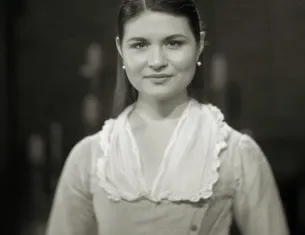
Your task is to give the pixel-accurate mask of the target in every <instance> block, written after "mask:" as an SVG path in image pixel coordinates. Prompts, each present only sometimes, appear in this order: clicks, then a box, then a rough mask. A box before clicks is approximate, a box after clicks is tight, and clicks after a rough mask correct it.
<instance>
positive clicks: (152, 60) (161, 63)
mask: <svg viewBox="0 0 305 235" xmlns="http://www.w3.org/2000/svg"><path fill="white" fill-rule="evenodd" d="M148 66H149V67H151V68H152V69H154V70H160V69H162V68H163V67H166V66H167V58H166V56H165V55H164V53H163V51H162V48H160V47H154V48H151V51H150V54H149V58H148Z"/></svg>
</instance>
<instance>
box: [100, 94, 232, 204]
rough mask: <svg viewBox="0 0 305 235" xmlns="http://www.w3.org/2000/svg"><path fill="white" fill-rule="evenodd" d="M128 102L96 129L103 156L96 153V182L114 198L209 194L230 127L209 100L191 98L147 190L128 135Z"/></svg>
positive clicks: (193, 197)
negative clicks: (97, 179) (99, 130)
mask: <svg viewBox="0 0 305 235" xmlns="http://www.w3.org/2000/svg"><path fill="white" fill-rule="evenodd" d="M132 109H133V105H130V106H129V107H127V108H126V109H125V110H124V111H123V112H122V113H121V114H120V115H119V117H118V118H117V119H109V120H107V121H106V122H105V124H104V126H103V128H102V131H101V132H100V146H101V148H102V151H103V156H99V157H98V162H97V163H98V164H97V174H98V178H99V185H100V186H101V187H102V188H103V189H104V190H105V191H106V192H107V194H108V197H109V198H110V199H113V200H115V201H119V200H120V199H124V200H127V201H134V200H137V199H139V198H143V197H144V198H147V199H149V200H151V201H154V202H159V201H161V200H170V201H180V200H188V201H191V202H198V201H199V200H200V199H207V198H209V197H211V195H212V194H213V185H214V184H215V183H216V182H217V180H218V178H219V174H218V168H219V166H220V160H219V154H220V152H221V151H222V150H223V149H225V148H226V146H227V142H226V139H227V137H228V134H229V131H230V127H229V126H228V125H227V124H226V123H225V122H224V117H223V114H222V113H221V112H220V110H219V109H218V108H216V107H215V106H212V105H210V104H209V105H205V104H200V103H198V102H197V101H195V100H191V101H190V102H189V104H188V106H187V108H186V109H185V111H184V112H183V114H182V116H181V118H180V120H179V122H178V125H177V126H176V128H175V130H174V133H173V135H172V137H171V140H170V142H169V145H168V146H167V149H166V151H165V155H164V158H163V160H162V162H161V165H160V167H159V171H158V173H157V176H156V178H155V180H154V183H153V186H152V188H151V189H149V188H147V185H146V183H145V181H144V176H143V174H142V170H141V164H140V155H139V151H138V148H137V145H136V142H135V139H134V137H133V135H132V132H131V128H130V124H129V122H128V115H129V113H130V112H131V111H132Z"/></svg>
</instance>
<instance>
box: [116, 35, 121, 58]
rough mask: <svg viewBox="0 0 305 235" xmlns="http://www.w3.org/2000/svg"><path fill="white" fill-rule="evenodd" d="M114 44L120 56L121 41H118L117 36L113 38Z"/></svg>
mask: <svg viewBox="0 0 305 235" xmlns="http://www.w3.org/2000/svg"><path fill="white" fill-rule="evenodd" d="M115 44H116V48H117V50H118V53H119V54H120V56H122V49H121V41H120V39H119V37H116V38H115Z"/></svg>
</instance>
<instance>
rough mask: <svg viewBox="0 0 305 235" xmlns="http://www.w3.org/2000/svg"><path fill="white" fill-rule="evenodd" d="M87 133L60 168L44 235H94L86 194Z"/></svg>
mask: <svg viewBox="0 0 305 235" xmlns="http://www.w3.org/2000/svg"><path fill="white" fill-rule="evenodd" d="M90 138H91V137H86V138H84V139H83V140H81V141H80V142H79V143H77V144H76V145H75V146H74V148H73V149H72V150H71V152H70V154H69V156H68V158H67V160H66V162H65V165H64V168H63V170H62V173H61V176H60V179H59V182H58V184H57V189H56V193H55V196H54V201H53V205H52V209H51V213H50V217H49V221H48V225H47V232H46V234H47V235H61V234H62V235H96V234H97V233H96V222H95V215H94V211H93V206H92V197H91V194H90V190H89V188H90V172H91V160H90V159H91V158H92V156H91V147H90V146H91V139H90Z"/></svg>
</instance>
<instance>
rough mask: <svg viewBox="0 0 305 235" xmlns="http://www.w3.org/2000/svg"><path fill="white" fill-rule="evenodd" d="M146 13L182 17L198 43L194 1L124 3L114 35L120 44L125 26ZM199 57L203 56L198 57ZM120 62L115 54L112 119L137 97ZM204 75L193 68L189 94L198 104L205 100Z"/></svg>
mask: <svg viewBox="0 0 305 235" xmlns="http://www.w3.org/2000/svg"><path fill="white" fill-rule="evenodd" d="M145 11H155V12H164V13H168V14H172V15H175V16H184V17H186V18H187V19H188V23H189V25H190V28H191V30H192V33H193V34H194V37H195V40H196V42H197V43H199V42H200V32H201V30H202V24H201V21H200V16H199V12H198V10H197V8H196V6H195V3H194V0H124V1H123V3H122V5H121V6H120V9H119V13H118V19H117V35H118V37H119V39H120V40H121V41H122V38H123V37H124V26H125V24H126V23H127V22H128V21H129V20H131V19H133V18H135V17H137V16H139V15H140V14H141V13H143V12H145ZM200 57H201V58H202V54H201V56H200ZM122 65H123V62H122V59H121V57H120V55H118V63H117V78H116V85H115V91H114V97H113V107H112V117H114V118H115V117H117V116H118V115H119V114H120V113H121V112H122V111H123V110H124V109H125V108H126V107H127V106H128V105H130V104H132V103H134V102H135V101H136V99H137V97H138V92H137V90H136V89H135V88H134V87H133V86H132V85H131V84H130V82H129V80H128V79H127V75H126V73H125V71H124V70H123V69H122ZM203 88H204V80H203V72H202V71H201V70H200V69H198V68H197V69H196V72H195V76H194V78H193V80H192V82H191V83H190V85H189V86H188V88H187V90H188V94H189V96H191V97H192V98H194V99H196V100H198V101H199V102H203V101H204V92H203Z"/></svg>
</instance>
